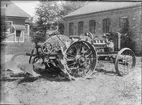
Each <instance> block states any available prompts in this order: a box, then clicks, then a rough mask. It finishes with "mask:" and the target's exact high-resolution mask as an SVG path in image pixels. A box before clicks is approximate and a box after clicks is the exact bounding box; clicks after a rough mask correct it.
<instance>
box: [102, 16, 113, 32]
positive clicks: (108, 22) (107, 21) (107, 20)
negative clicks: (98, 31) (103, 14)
mask: <svg viewBox="0 0 142 105" xmlns="http://www.w3.org/2000/svg"><path fill="white" fill-rule="evenodd" d="M102 25H103V27H102V29H103V33H108V32H109V31H110V25H111V20H110V18H104V19H103V21H102Z"/></svg>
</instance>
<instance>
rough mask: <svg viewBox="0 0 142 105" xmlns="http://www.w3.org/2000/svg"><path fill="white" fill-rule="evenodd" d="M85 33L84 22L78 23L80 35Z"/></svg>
mask: <svg viewBox="0 0 142 105" xmlns="http://www.w3.org/2000/svg"><path fill="white" fill-rule="evenodd" d="M83 31H84V21H79V22H78V35H81V34H83Z"/></svg>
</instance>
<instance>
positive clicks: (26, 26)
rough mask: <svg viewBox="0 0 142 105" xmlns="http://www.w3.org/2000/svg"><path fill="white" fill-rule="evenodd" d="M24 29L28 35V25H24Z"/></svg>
mask: <svg viewBox="0 0 142 105" xmlns="http://www.w3.org/2000/svg"><path fill="white" fill-rule="evenodd" d="M25 28H26V30H25V32H26V33H27V34H28V35H29V25H28V24H25Z"/></svg>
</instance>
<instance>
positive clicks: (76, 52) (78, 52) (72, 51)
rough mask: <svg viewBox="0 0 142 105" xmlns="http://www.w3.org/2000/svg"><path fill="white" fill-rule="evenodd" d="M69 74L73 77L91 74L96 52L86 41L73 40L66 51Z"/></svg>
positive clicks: (94, 64) (94, 65)
mask: <svg viewBox="0 0 142 105" xmlns="http://www.w3.org/2000/svg"><path fill="white" fill-rule="evenodd" d="M66 58H67V66H68V68H69V71H68V72H69V74H70V75H71V76H73V77H75V78H79V77H86V76H88V75H91V74H92V73H93V71H94V69H95V67H96V62H97V53H96V50H95V48H94V47H93V46H92V45H91V44H90V43H88V42H86V41H77V42H74V43H73V44H72V45H71V46H70V47H69V48H68V49H67V51H66Z"/></svg>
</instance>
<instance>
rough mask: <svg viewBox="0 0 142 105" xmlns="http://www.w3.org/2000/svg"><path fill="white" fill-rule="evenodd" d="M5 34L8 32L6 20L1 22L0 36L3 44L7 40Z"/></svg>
mask: <svg viewBox="0 0 142 105" xmlns="http://www.w3.org/2000/svg"><path fill="white" fill-rule="evenodd" d="M5 32H6V24H5V22H4V20H1V35H0V39H1V42H2V41H3V40H4V39H5V38H6V33H5Z"/></svg>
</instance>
